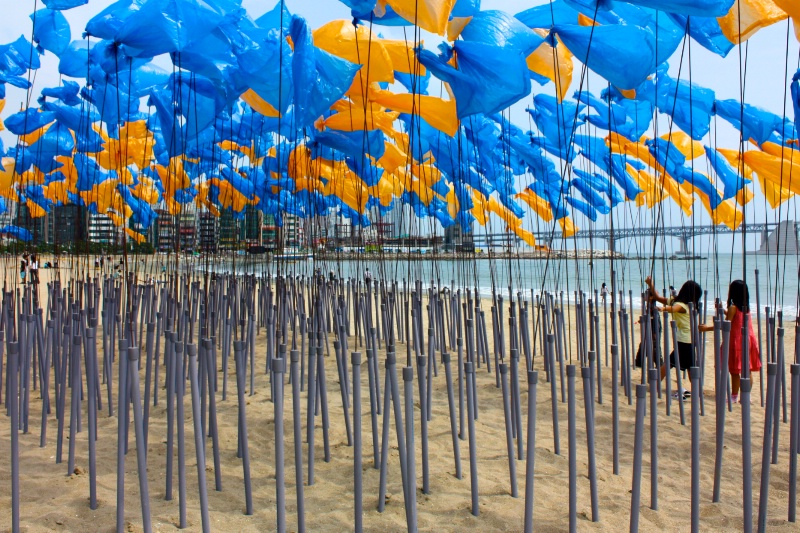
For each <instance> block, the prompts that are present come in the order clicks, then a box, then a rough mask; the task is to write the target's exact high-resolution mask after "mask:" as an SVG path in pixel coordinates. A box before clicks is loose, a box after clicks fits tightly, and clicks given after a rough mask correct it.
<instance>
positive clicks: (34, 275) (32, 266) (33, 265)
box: [29, 254, 39, 285]
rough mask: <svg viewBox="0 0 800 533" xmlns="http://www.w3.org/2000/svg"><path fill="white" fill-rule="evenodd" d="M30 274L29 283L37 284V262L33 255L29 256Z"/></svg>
mask: <svg viewBox="0 0 800 533" xmlns="http://www.w3.org/2000/svg"><path fill="white" fill-rule="evenodd" d="M29 270H30V272H31V283H36V284H37V285H38V284H39V261H37V259H36V255H35V254H31V262H30V266H29Z"/></svg>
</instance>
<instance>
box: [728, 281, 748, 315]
mask: <svg viewBox="0 0 800 533" xmlns="http://www.w3.org/2000/svg"><path fill="white" fill-rule="evenodd" d="M730 305H735V306H736V309H738V310H739V311H742V312H746V311H748V308H749V307H750V292H749V291H748V290H747V283H745V282H744V281H742V280H740V279H737V280H734V281H732V282H731V285H730V287H728V306H730Z"/></svg>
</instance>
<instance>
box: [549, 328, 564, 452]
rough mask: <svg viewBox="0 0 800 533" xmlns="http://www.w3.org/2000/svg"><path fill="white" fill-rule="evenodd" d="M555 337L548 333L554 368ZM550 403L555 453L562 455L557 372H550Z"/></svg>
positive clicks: (550, 354)
mask: <svg viewBox="0 0 800 533" xmlns="http://www.w3.org/2000/svg"><path fill="white" fill-rule="evenodd" d="M554 340H555V339H554V337H553V334H552V333H548V334H547V346H546V347H545V356H546V357H547V360H548V361H549V364H550V368H553V365H554V357H553V343H554ZM550 405H551V408H552V411H553V453H555V454H556V455H561V442H560V440H561V439H560V437H559V431H558V398H557V397H556V378H555V372H550Z"/></svg>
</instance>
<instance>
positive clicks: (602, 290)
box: [600, 283, 608, 300]
mask: <svg viewBox="0 0 800 533" xmlns="http://www.w3.org/2000/svg"><path fill="white" fill-rule="evenodd" d="M600 294H601V295H602V296H603V300H605V299H606V297H607V296H608V287H606V284H605V283H603V285H602V287H600Z"/></svg>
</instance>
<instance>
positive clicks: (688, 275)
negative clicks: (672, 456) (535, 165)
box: [213, 253, 800, 319]
mask: <svg viewBox="0 0 800 533" xmlns="http://www.w3.org/2000/svg"><path fill="white" fill-rule="evenodd" d="M248 259H249V258H243V260H241V261H240V262H239V261H237V264H236V268H235V270H236V271H237V272H240V273H243V272H250V273H260V272H267V273H271V274H275V273H276V272H277V271H278V270H279V269H280V272H281V273H283V274H292V275H310V274H312V273H313V272H315V271H318V272H321V273H323V274H326V275H328V274H329V273H330V272H333V273H334V274H335V275H336V276H343V277H348V278H350V277H352V278H358V279H363V278H364V274H365V272H366V271H367V270H369V271H370V272H371V274H372V276H373V278H376V279H389V280H396V281H398V282H399V283H400V284H401V286H402V283H403V281H405V282H406V283H408V282H413V281H414V280H421V281H423V283H424V284H425V286H428V284H429V283H430V282H431V281H433V282H434V283H436V284H442V285H450V284H451V283H452V284H453V286H455V287H467V288H470V289H472V290H477V291H478V292H479V293H480V294H481V295H482V296H491V295H492V294H493V291H494V293H495V294H497V295H500V296H503V297H504V298H506V299H507V298H508V297H509V289H510V293H511V294H512V295H513V296H514V297H517V295H518V294H520V293H521V294H522V296H523V297H524V298H526V299H529V298H530V297H531V295H538V294H541V293H542V292H543V291H548V292H551V293H555V294H556V295H557V296H560V293H561V292H562V291H563V293H564V295H563V297H564V300H565V301H569V302H573V301H574V300H575V296H576V292H577V291H584V292H585V293H588V294H587V295H586V298H593V295H594V291H595V290H597V291H600V288H601V286H602V284H603V283H605V284H606V285H607V287H608V288H609V290H610V289H611V286H612V284H611V281H612V275H611V272H612V269H613V271H614V272H615V273H616V276H615V287H616V290H617V294H618V291H623V294H624V298H625V305H626V307H627V306H629V305H630V301H631V296H632V301H633V305H634V307H635V308H636V309H637V310H638V309H639V308H640V306H641V298H640V297H641V293H642V291H644V289H645V283H644V280H645V278H646V277H648V276H652V278H653V282H654V284H655V286H656V288H657V289H658V290H659V292H661V293H662V294H663V293H664V291H665V290H666V291H668V290H669V288H670V287H674V288H675V289H676V290H678V289H680V286H681V285H682V284H683V283H684V282H686V281H687V280H690V279H692V280H694V281H696V282H697V283H699V284H700V286H701V287H702V288H703V290H704V291H707V292H708V294H707V301H708V305H709V306H711V305H712V304H713V302H714V298H720V299H722V301H723V302H725V301H726V300H727V294H728V285H729V284H730V282H731V281H733V280H736V279H744V280H745V281H746V282H747V284H748V287H749V289H750V305H751V309H752V310H753V311H755V310H756V270H758V297H759V303H760V307H759V309H758V312H759V313H761V314H763V313H764V308H765V307H769V308H770V309H771V313H774V312H775V310H778V311H782V312H783V315H784V318H786V319H794V318H795V317H796V316H797V309H798V276H799V275H800V274H798V257H797V256H796V255H786V254H782V255H757V254H753V253H748V254H747V255H746V256H743V255H742V254H716V255H714V256H702V258H694V259H674V258H673V259H670V258H665V257H656V258H636V259H613V260H611V259H597V258H596V259H586V258H581V259H576V258H550V259H517V258H513V257H512V258H511V259H509V258H505V257H504V258H493V259H489V258H487V257H486V256H485V255H484V256H481V255H476V256H465V257H462V258H459V259H453V258H452V256H436V257H434V256H430V257H427V258H422V257H420V258H415V259H414V260H408V259H405V258H403V259H397V258H394V257H393V254H382V255H371V254H366V255H364V256H363V259H358V260H352V259H347V260H344V259H343V260H336V259H326V260H308V261H297V262H283V263H281V262H272V263H264V262H263V261H255V260H248ZM231 267H232V265H231V264H230V263H227V264H224V263H223V264H217V265H215V266H214V267H213V270H216V271H226V270H228V271H229V270H231Z"/></svg>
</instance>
